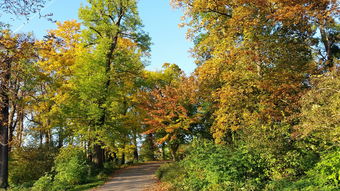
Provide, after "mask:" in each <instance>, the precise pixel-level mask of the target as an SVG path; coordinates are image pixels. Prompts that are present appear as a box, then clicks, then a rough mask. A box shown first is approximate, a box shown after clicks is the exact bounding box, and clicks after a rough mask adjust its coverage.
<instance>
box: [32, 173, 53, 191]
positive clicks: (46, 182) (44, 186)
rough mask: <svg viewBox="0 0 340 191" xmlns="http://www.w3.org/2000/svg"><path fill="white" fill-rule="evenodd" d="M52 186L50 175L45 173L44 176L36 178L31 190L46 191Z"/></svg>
mask: <svg viewBox="0 0 340 191" xmlns="http://www.w3.org/2000/svg"><path fill="white" fill-rule="evenodd" d="M52 186H53V179H52V176H51V175H48V174H46V175H45V176H42V177H40V178H39V180H37V181H36V182H35V183H34V185H33V187H32V191H46V190H51V188H52Z"/></svg>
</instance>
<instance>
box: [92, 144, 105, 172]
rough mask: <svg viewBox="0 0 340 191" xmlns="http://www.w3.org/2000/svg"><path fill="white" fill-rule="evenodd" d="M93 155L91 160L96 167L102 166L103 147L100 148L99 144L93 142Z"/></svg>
mask: <svg viewBox="0 0 340 191" xmlns="http://www.w3.org/2000/svg"><path fill="white" fill-rule="evenodd" d="M93 151H94V153H93V156H92V162H93V163H94V164H95V165H96V166H97V167H98V168H103V166H104V157H103V156H104V149H102V148H101V145H99V144H94V145H93Z"/></svg>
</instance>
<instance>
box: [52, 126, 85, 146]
mask: <svg viewBox="0 0 340 191" xmlns="http://www.w3.org/2000/svg"><path fill="white" fill-rule="evenodd" d="M63 142H64V137H63V129H62V127H61V128H60V129H59V131H58V148H61V147H63ZM84 148H85V151H86V143H84Z"/></svg>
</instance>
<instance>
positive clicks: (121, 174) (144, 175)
mask: <svg viewBox="0 0 340 191" xmlns="http://www.w3.org/2000/svg"><path fill="white" fill-rule="evenodd" d="M162 163H163V162H149V163H144V164H141V165H139V166H132V167H128V168H126V169H121V170H119V171H118V172H117V173H116V174H115V175H114V176H113V177H112V178H110V179H109V180H108V181H107V182H106V183H105V184H104V185H103V186H100V187H98V188H95V189H92V191H145V190H148V189H147V188H148V187H150V186H152V185H153V184H154V183H156V181H157V179H156V177H155V175H154V174H155V172H156V170H157V169H158V168H159V166H160V165H161V164H162Z"/></svg>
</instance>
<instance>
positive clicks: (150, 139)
mask: <svg viewBox="0 0 340 191" xmlns="http://www.w3.org/2000/svg"><path fill="white" fill-rule="evenodd" d="M146 144H147V147H148V156H147V157H148V158H149V159H150V160H156V157H155V150H156V148H155V144H154V140H153V135H152V134H148V135H146Z"/></svg>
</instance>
